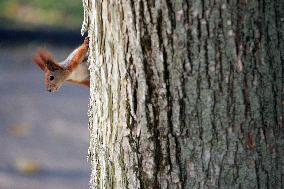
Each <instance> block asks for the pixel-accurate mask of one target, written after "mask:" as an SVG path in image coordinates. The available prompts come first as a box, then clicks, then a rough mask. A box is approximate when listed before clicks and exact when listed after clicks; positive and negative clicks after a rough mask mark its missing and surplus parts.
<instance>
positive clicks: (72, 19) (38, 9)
mask: <svg viewBox="0 0 284 189" xmlns="http://www.w3.org/2000/svg"><path fill="white" fill-rule="evenodd" d="M0 8H1V11H0V189H27V188H28V189H50V188H56V189H67V188H68V189H72V188H76V189H77V188H88V180H89V165H88V163H87V160H86V157H87V148H88V117H87V109H88V100H89V90H88V89H87V88H82V87H79V86H76V85H70V84H66V85H64V86H63V87H62V88H61V89H60V90H59V91H58V92H56V93H49V92H46V89H45V86H44V83H43V73H42V71H41V70H40V69H38V67H36V65H34V64H33V63H32V56H33V54H34V53H35V51H36V49H37V48H39V47H44V48H47V49H48V50H49V51H50V52H52V53H53V55H54V57H55V59H56V60H63V59H65V57H66V56H67V55H68V54H69V53H70V52H71V51H72V50H73V49H74V48H75V47H77V46H78V45H79V44H80V43H81V42H82V40H83V38H82V37H81V36H80V27H81V23H82V20H83V8H82V1H81V0H60V1H59V0H0Z"/></svg>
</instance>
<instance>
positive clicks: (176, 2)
mask: <svg viewBox="0 0 284 189" xmlns="http://www.w3.org/2000/svg"><path fill="white" fill-rule="evenodd" d="M83 3H84V8H85V19H84V23H83V26H82V33H84V32H86V31H87V32H88V35H89V36H90V57H89V60H90V63H91V65H90V71H91V98H90V109H89V118H90V122H89V129H90V147H89V161H90V163H91V169H92V173H91V179H90V187H91V188H122V189H125V188H126V189H127V188H129V189H132V188H134V189H140V188H141V189H147V188H155V189H156V188H163V189H164V188H165V189H166V188H170V189H172V188H183V189H189V188H201V189H203V188H243V189H247V188H273V189H275V188H279V189H280V188H284V175H283V171H284V170H283V168H284V164H283V156H284V148H283V145H284V144H283V142H284V140H283V139H284V138H283V136H284V135H283V104H284V99H283V93H284V89H283V80H284V77H283V70H284V66H283V65H284V50H283V49H284V40H283V38H284V11H283V10H284V1H282V0H271V1H269V0H198V1H195V0H157V1H154V0H137V1H134V0H83Z"/></svg>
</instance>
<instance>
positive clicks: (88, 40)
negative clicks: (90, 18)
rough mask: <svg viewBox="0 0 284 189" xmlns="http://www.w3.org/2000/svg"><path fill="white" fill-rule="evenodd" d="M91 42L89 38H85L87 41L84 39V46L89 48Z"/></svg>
mask: <svg viewBox="0 0 284 189" xmlns="http://www.w3.org/2000/svg"><path fill="white" fill-rule="evenodd" d="M89 42H90V39H89V37H85V39H84V45H87V46H89Z"/></svg>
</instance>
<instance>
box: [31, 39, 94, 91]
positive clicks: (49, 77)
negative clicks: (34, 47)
mask: <svg viewBox="0 0 284 189" xmlns="http://www.w3.org/2000/svg"><path fill="white" fill-rule="evenodd" d="M88 48H89V38H88V37H86V38H85V40H84V42H83V44H82V45H81V46H79V47H78V48H77V49H75V50H74V51H73V52H72V53H71V54H70V55H69V56H68V57H67V58H66V59H65V60H63V61H62V62H59V63H57V62H55V61H54V60H53V58H52V56H51V54H50V53H49V52H48V51H46V50H44V49H39V50H38V51H37V53H36V54H35V55H34V63H35V64H37V65H38V66H39V67H40V68H41V69H42V70H43V71H44V80H45V86H46V89H47V91H49V92H54V91H57V90H58V89H59V88H60V87H61V86H62V85H63V83H64V82H65V81H69V82H72V83H76V84H80V85H83V86H86V87H90V72H89V70H88V65H87V52H88Z"/></svg>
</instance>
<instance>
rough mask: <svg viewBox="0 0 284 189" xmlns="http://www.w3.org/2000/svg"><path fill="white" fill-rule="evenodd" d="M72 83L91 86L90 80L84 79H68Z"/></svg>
mask: <svg viewBox="0 0 284 189" xmlns="http://www.w3.org/2000/svg"><path fill="white" fill-rule="evenodd" d="M68 81H69V82H71V83H75V84H79V85H83V86H86V87H90V80H84V81H75V80H68Z"/></svg>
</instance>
